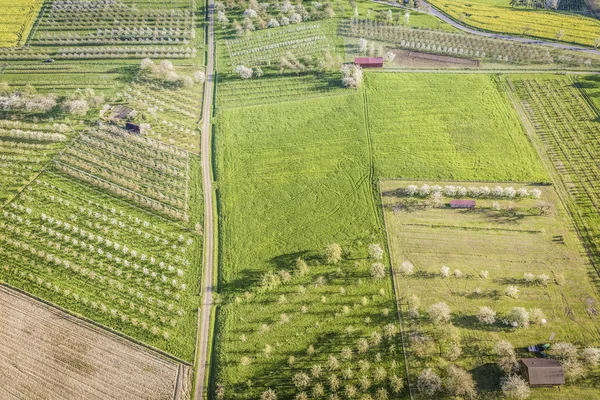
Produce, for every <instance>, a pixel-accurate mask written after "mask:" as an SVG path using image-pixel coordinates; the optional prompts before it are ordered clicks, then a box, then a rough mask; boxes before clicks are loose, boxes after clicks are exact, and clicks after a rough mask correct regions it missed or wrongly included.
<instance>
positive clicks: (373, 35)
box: [342, 19, 553, 63]
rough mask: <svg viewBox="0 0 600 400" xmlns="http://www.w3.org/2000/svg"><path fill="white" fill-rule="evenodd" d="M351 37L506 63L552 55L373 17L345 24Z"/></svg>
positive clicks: (541, 59) (547, 60) (547, 58)
mask: <svg viewBox="0 0 600 400" xmlns="http://www.w3.org/2000/svg"><path fill="white" fill-rule="evenodd" d="M342 32H343V33H344V34H345V35H348V36H354V37H361V38H367V39H374V40H380V41H385V42H393V43H395V44H396V45H399V46H400V47H403V48H408V49H415V50H422V51H430V52H434V53H442V54H458V55H463V56H470V57H476V58H484V59H485V58H488V59H493V60H502V61H507V62H529V63H551V62H552V61H553V58H552V55H551V54H550V52H549V51H548V50H547V49H545V48H540V47H535V46H528V45H522V44H517V43H513V42H509V41H502V40H497V39H490V38H484V37H478V36H474V35H467V34H461V33H452V32H443V31H431V30H425V29H415V28H406V27H403V26H399V25H387V24H381V23H376V22H374V21H372V20H356V19H355V20H352V22H350V23H347V24H344V25H343V27H342Z"/></svg>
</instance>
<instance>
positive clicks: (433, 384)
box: [417, 368, 442, 397]
mask: <svg viewBox="0 0 600 400" xmlns="http://www.w3.org/2000/svg"><path fill="white" fill-rule="evenodd" d="M417 390H418V391H419V392H421V393H422V394H423V395H425V396H428V397H433V396H434V395H435V394H436V393H439V392H440V391H441V390H442V379H441V378H440V376H439V375H438V374H436V373H435V372H433V371H432V370H431V368H427V369H425V370H423V371H422V372H421V373H420V374H419V376H418V377H417Z"/></svg>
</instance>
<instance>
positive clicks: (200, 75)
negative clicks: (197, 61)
mask: <svg viewBox="0 0 600 400" xmlns="http://www.w3.org/2000/svg"><path fill="white" fill-rule="evenodd" d="M194 81H196V82H198V83H204V81H206V74H205V73H204V72H202V71H196V72H194Z"/></svg>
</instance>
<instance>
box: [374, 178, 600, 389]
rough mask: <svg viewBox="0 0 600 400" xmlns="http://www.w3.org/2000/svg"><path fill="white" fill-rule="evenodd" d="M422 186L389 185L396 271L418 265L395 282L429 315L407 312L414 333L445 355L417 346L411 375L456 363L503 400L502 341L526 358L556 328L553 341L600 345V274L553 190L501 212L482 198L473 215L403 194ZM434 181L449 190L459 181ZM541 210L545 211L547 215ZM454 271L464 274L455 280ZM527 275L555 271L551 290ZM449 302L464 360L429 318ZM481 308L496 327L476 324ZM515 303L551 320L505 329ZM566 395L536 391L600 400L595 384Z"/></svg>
mask: <svg viewBox="0 0 600 400" xmlns="http://www.w3.org/2000/svg"><path fill="white" fill-rule="evenodd" d="M423 183H424V182H408V181H384V182H382V184H381V189H382V195H383V206H384V210H385V216H386V221H387V229H388V235H389V240H390V246H391V249H390V250H391V254H392V260H393V264H394V268H395V269H396V271H398V269H399V267H400V264H401V263H402V262H404V261H407V260H408V261H411V262H412V263H413V264H414V265H415V273H414V274H413V275H411V276H404V275H398V276H397V280H396V281H397V284H398V287H399V291H400V293H401V296H402V299H401V302H402V303H406V302H409V303H411V304H414V303H415V302H414V300H411V297H412V296H413V295H415V296H417V297H418V298H419V299H420V302H419V304H420V305H419V306H418V311H419V313H420V314H421V316H420V317H418V318H411V317H409V315H408V313H406V312H405V313H403V318H404V320H405V321H406V325H407V326H408V328H407V336H410V335H413V334H415V333H421V334H425V335H428V336H430V337H431V338H433V340H435V342H436V344H438V345H439V346H440V349H441V353H442V355H441V356H440V354H436V353H437V352H434V353H428V354H425V355H423V354H420V353H419V352H418V351H417V350H416V349H415V348H411V349H410V352H409V354H410V355H409V360H410V361H409V366H410V368H411V371H412V372H411V375H412V374H414V375H416V374H418V373H419V372H420V371H421V369H423V368H425V367H426V366H428V367H431V366H437V367H438V368H443V367H444V366H445V365H447V364H448V363H452V362H454V363H457V364H459V365H461V366H463V367H464V368H466V369H468V370H470V371H472V372H473V375H474V377H475V379H476V381H477V384H478V386H479V388H480V390H482V396H483V398H496V397H495V394H493V393H492V392H493V391H494V390H495V389H496V385H497V383H498V381H499V378H500V376H501V373H500V370H494V367H493V366H492V367H490V366H489V364H488V363H494V362H495V361H496V360H495V357H494V356H493V354H491V348H492V346H493V344H494V343H495V342H497V341H498V340H500V339H503V340H508V341H510V342H511V343H512V344H513V345H514V346H515V347H516V348H518V355H519V356H520V357H527V352H526V351H525V350H524V349H523V348H525V347H527V346H528V345H532V344H537V343H545V342H547V341H548V338H549V335H550V333H551V332H554V333H555V335H556V336H555V338H554V342H560V341H567V342H573V343H575V344H577V346H578V347H580V348H583V347H588V346H598V345H599V344H600V334H599V333H598V330H597V326H598V316H597V315H594V314H593V312H592V311H591V310H592V309H593V307H596V305H597V304H598V299H599V294H598V289H597V287H596V286H595V284H594V281H595V279H596V278H597V275H596V272H595V270H594V269H593V267H592V266H591V264H590V263H589V259H588V258H587V255H586V253H585V250H584V248H583V246H582V245H581V243H580V242H579V240H578V238H577V236H576V233H575V229H574V226H573V225H572V223H571V222H570V221H569V216H568V214H567V213H566V211H565V209H564V208H563V207H562V205H561V201H560V200H559V198H558V196H557V194H556V193H555V191H554V190H553V188H552V187H550V186H543V187H539V186H538V187H537V188H538V189H541V190H542V197H541V199H540V200H534V199H516V200H498V203H499V205H500V207H501V208H502V210H500V211H495V210H493V209H492V208H491V206H492V202H493V201H494V199H477V208H476V209H474V210H453V209H450V208H446V207H444V208H437V209H436V208H431V207H427V208H421V207H420V205H421V204H423V203H424V200H423V199H420V198H410V197H407V196H405V195H404V194H403V191H402V189H404V188H406V187H407V185H409V184H416V185H418V186H421V185H422V184H423ZM427 183H429V184H430V185H435V184H437V185H441V186H442V187H443V186H445V185H448V184H452V183H447V182H427ZM454 184H456V183H454ZM459 185H460V184H459ZM470 185H471V184H470ZM475 186H483V185H482V184H475ZM487 186H492V187H494V186H496V185H495V184H487ZM501 186H503V187H506V186H507V185H506V184H501ZM514 187H515V189H517V188H519V187H523V185H518V184H517V185H514ZM532 188H533V187H528V189H530V190H531V189H532ZM448 202H449V199H445V203H446V204H447V203H448ZM540 206H543V207H544V212H543V213H542V212H541V208H540ZM510 208H512V210H510ZM442 266H448V267H449V269H450V277H448V278H442V277H441V276H440V270H441V267H442ZM455 269H459V270H460V271H461V272H462V273H463V274H464V276H463V277H460V278H456V277H455V276H453V274H452V272H453V271H454V270H455ZM482 270H487V271H489V278H487V279H482V278H480V276H479V273H480V271H482ZM525 273H532V274H534V275H535V276H539V275H540V274H546V275H548V276H549V277H550V283H549V284H548V285H547V286H543V285H541V284H535V283H534V284H532V283H528V282H527V281H526V280H525V279H524V274H525ZM508 285H515V286H517V287H518V289H519V291H520V293H519V296H518V298H516V299H513V298H511V297H508V296H506V295H505V294H504V290H505V288H506V287H507V286H508ZM477 288H478V289H477ZM440 301H443V302H446V303H447V304H448V305H449V306H450V309H451V310H452V319H451V322H452V324H453V325H454V327H455V328H456V333H455V334H457V336H458V338H459V339H458V342H459V345H460V346H462V350H463V351H462V354H461V355H460V356H458V357H457V359H456V360H454V359H453V358H454V357H453V356H450V355H448V354H450V353H449V352H450V348H451V345H450V344H449V343H448V340H447V338H448V336H449V335H448V334H447V333H448V332H452V330H451V329H450V328H446V329H440V328H436V327H434V326H433V325H432V324H431V323H430V322H428V318H427V309H428V307H429V306H430V305H431V304H433V303H437V302H440ZM481 306H488V307H491V308H493V309H494V310H495V311H496V312H497V322H496V323H495V324H492V325H483V324H481V323H479V322H478V321H477V319H476V314H477V312H478V309H479V307H481ZM411 307H412V306H411ZM513 307H524V308H526V309H532V308H539V309H541V310H542V312H543V313H544V315H545V318H546V319H547V324H545V325H538V324H532V325H530V326H529V327H528V328H521V329H515V328H512V327H507V326H505V325H503V324H502V322H501V320H502V319H503V318H505V315H506V314H507V313H508V312H509V311H510V310H511V309H512V308H513ZM405 311H406V309H405ZM444 331H445V332H446V334H445V333H444ZM551 343H553V342H551ZM551 354H552V352H551V350H550V355H551ZM594 373H595V372H594ZM414 375H413V376H412V379H414ZM565 389H566V390H561V391H560V392H559V391H556V390H551V389H547V390H544V389H541V390H535V391H534V396H533V398H552V399H563V398H575V397H571V396H575V395H583V396H584V397H586V398H595V397H594V396H595V393H597V391H598V384H597V382H596V381H595V380H594V379H590V380H584V381H583V382H579V383H578V384H577V387H572V386H570V385H569V386H567V387H566V388H565ZM571 390H573V391H571ZM490 396H492V397H490ZM565 396H566V397H565Z"/></svg>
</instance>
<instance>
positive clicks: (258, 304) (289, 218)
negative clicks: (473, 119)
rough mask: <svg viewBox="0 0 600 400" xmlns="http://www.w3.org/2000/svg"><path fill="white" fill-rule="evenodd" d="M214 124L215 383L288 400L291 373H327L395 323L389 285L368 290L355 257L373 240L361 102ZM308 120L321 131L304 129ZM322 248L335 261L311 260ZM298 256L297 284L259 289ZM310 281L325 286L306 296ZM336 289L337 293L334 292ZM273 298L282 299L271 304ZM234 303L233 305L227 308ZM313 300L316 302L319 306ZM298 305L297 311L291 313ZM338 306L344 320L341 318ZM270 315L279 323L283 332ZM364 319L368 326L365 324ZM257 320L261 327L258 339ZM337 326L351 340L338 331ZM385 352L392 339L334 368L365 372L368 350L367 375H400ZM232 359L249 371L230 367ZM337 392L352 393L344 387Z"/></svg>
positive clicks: (238, 115)
mask: <svg viewBox="0 0 600 400" xmlns="http://www.w3.org/2000/svg"><path fill="white" fill-rule="evenodd" d="M299 105H301V106H302V112H298V106H299ZM218 118H219V120H218V125H217V135H216V138H217V143H216V147H217V154H219V158H218V169H217V171H218V173H217V177H218V180H219V182H220V184H219V204H220V206H219V211H220V224H221V225H220V238H221V260H220V277H221V290H222V291H223V292H224V294H225V296H226V304H225V305H224V306H223V307H222V311H221V312H220V313H219V316H218V322H219V327H218V335H217V358H218V361H217V376H216V378H215V379H216V382H217V383H219V384H222V385H223V386H224V388H225V391H226V393H227V396H232V398H240V399H241V398H255V397H258V395H259V393H262V391H264V390H265V389H266V388H268V387H271V388H273V389H276V390H277V392H278V393H279V395H280V396H281V398H292V394H293V393H295V392H298V390H295V389H294V387H293V385H292V383H291V378H292V376H293V375H294V374H296V373H298V372H301V371H306V370H308V369H309V368H311V365H312V364H317V363H318V364H322V365H323V367H324V368H325V369H327V366H326V364H327V358H328V357H327V356H328V354H332V355H334V356H337V357H338V358H339V356H340V351H341V349H342V348H343V347H344V346H349V347H351V348H355V343H356V341H357V340H359V338H361V337H368V336H369V335H370V334H371V332H372V330H377V329H380V327H381V326H382V325H385V324H389V323H394V321H395V318H394V308H395V304H394V302H393V300H392V299H393V298H392V294H391V285H390V282H389V280H384V281H372V280H371V278H370V277H369V268H370V262H369V261H368V260H366V259H365V258H366V247H367V246H368V244H370V243H376V242H378V243H382V241H383V237H382V230H381V227H380V225H379V223H378V221H379V212H378V209H377V205H376V204H375V200H374V196H373V192H372V190H373V188H372V186H371V177H370V168H369V151H368V141H367V137H366V134H365V130H364V120H363V109H362V102H361V98H360V96H357V95H346V96H334V97H330V98H324V99H314V100H304V101H302V102H288V103H283V104H279V105H273V106H259V107H247V108H243V109H234V110H228V111H224V112H222V113H220V114H219V116H218ZM317 120H319V121H328V123H327V124H320V125H315V123H314V121H317ZM339 127H344V128H343V129H342V130H340V129H338V128H339ZM329 243H340V244H341V245H342V247H343V249H344V251H345V252H346V254H347V256H346V258H347V261H345V262H343V263H341V264H340V265H338V266H323V265H321V258H320V252H321V250H322V249H323V248H324V247H325V246H326V245H328V244H329ZM298 257H302V258H305V259H306V260H307V262H308V263H309V264H310V265H311V272H310V273H309V274H308V276H305V277H303V278H293V280H292V282H290V283H289V284H287V285H283V286H281V287H277V288H276V289H273V290H269V291H266V292H264V293H261V292H260V290H259V282H260V281H261V279H262V276H263V274H265V273H266V272H269V271H274V272H277V271H279V270H286V271H290V270H293V269H294V265H295V260H296V259H297V258H298ZM336 267H337V268H336ZM292 272H293V271H292ZM319 276H323V277H325V278H326V282H327V283H326V284H324V285H322V286H321V285H317V286H318V287H315V286H314V285H313V284H312V283H311V282H313V283H314V282H315V281H316V280H318V277H319ZM298 285H304V286H305V287H306V288H307V289H308V292H307V294H306V295H300V294H297V292H298ZM341 287H345V288H347V292H346V294H345V295H341V294H340V288H341ZM380 289H383V295H381V294H380V293H379V290H380ZM245 291H246V292H247V293H248V294H247V295H243V293H244V292H245ZM282 295H284V296H286V297H287V299H288V300H287V301H284V302H281V301H280V300H281V298H280V297H281V296H282ZM234 296H239V297H240V299H243V300H241V301H239V304H238V302H237V301H235V300H234ZM322 296H325V297H326V299H328V300H325V302H324V303H322V302H321V301H323V299H322ZM363 296H366V299H365V300H362V297H363ZM363 301H366V304H363ZM355 304H356V305H355ZM302 305H306V306H308V312H306V313H302V312H301V310H300V309H301V306H302ZM344 305H346V306H348V307H349V308H350V309H352V310H353V311H349V312H348V314H347V315H345V313H346V312H344V311H342V310H343V306H344ZM384 308H387V309H388V311H389V314H388V315H387V316H386V315H383V314H382V312H383V311H382V310H383V309H384ZM257 310H260V312H258V313H256V311H257ZM281 313H285V314H287V315H288V316H289V317H290V322H289V323H286V324H285V325H284V326H281V324H280V321H279V320H280V314H281ZM340 313H341V314H340ZM367 317H369V318H370V319H371V322H368V323H365V318H367ZM263 323H264V324H267V325H269V326H272V328H271V329H270V330H269V331H268V332H262V334H261V330H260V327H261V324H263ZM349 325H351V326H353V327H354V328H355V331H354V332H353V333H351V334H346V333H344V332H345V328H346V327H347V326H349ZM242 334H244V335H246V337H247V339H246V340H247V341H246V342H243V341H241V339H240V337H241V335H242ZM386 343H387V342H386ZM266 344H269V345H270V346H272V347H273V349H274V350H273V354H272V355H271V356H269V358H268V359H267V358H265V357H264V355H263V354H262V352H263V349H264V347H265V345H266ZM390 344H395V342H393V343H387V344H386V345H385V346H383V344H382V346H383V347H382V348H381V349H380V350H372V351H369V352H368V353H366V354H364V355H356V354H355V361H354V362H353V363H351V362H349V361H348V362H347V361H344V367H343V368H346V367H351V368H353V369H356V357H359V358H361V359H366V360H367V359H368V360H369V362H371V363H374V360H375V359H376V358H377V355H376V352H381V354H382V355H381V357H382V360H383V361H381V362H379V363H376V364H377V366H385V368H386V369H387V370H388V373H389V374H390V375H391V374H392V373H394V374H397V375H399V376H401V372H400V366H401V359H399V358H398V357H395V358H394V359H396V365H395V366H394V365H392V363H391V359H392V357H391V355H392V353H389V352H388V351H386V349H387V350H389V345H390ZM309 345H314V346H315V348H316V349H317V352H316V353H315V355H314V356H307V355H306V349H307V348H308V346H309ZM375 347H376V348H377V347H379V346H375ZM290 355H294V356H295V357H296V358H297V365H296V366H295V367H294V368H290V367H289V366H288V364H287V360H288V357H289V356H290ZM241 357H249V358H250V359H251V360H252V362H251V363H250V365H249V366H243V365H240V362H241ZM375 366H376V365H375V363H374V364H373V366H372V367H371V368H372V369H371V371H369V375H370V374H371V373H372V371H373V369H374V368H375ZM343 368H342V367H340V371H341V370H342V369H343ZM334 373H336V374H337V375H338V376H339V375H340V372H339V371H338V372H334ZM329 374H330V373H329V372H328V373H327V375H325V374H323V377H322V378H318V379H313V382H312V384H311V385H312V386H314V385H315V384H316V383H319V382H321V383H325V386H326V387H327V384H326V379H328V378H327V376H328V375H329ZM247 381H248V382H251V383H248V382H247ZM347 383H351V384H355V383H356V378H354V379H351V380H350V381H349V382H347ZM345 384H346V383H345ZM378 386H379V385H374V386H373V388H372V389H371V393H374V391H375V389H376V388H377V387H378ZM385 386H386V385H383V386H382V387H385Z"/></svg>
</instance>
